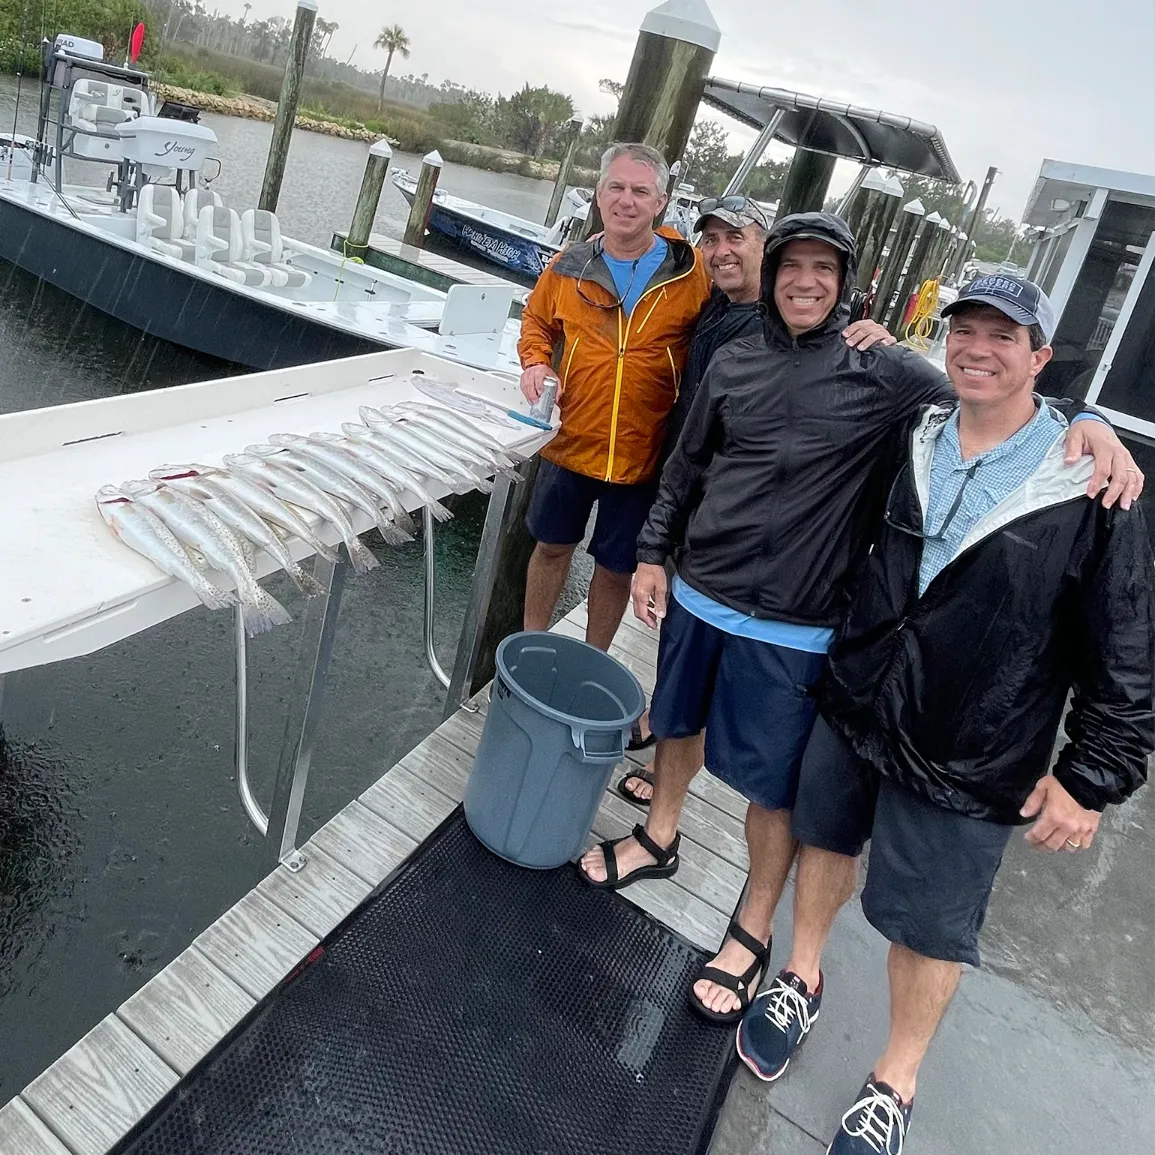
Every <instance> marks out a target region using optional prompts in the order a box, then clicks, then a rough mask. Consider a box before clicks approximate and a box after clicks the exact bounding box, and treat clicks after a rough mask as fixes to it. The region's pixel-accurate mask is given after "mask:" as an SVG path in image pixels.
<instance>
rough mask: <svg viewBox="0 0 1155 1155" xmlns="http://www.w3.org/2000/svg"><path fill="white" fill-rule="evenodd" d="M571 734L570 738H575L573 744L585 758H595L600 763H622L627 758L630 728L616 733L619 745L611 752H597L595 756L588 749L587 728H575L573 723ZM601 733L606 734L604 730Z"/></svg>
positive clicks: (570, 729)
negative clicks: (602, 761)
mask: <svg viewBox="0 0 1155 1155" xmlns="http://www.w3.org/2000/svg"><path fill="white" fill-rule="evenodd" d="M569 732H570V737H571V738H573V744H574V745H575V746H576V747H577V748H578V749H579V750H580V751H581V753H582V757H583V758H591V757H593V758H597V759H598V760H599V761H601V760H605V761H607V762H608V761H614V762H620V761H621V760H622V759H623V758H624V757H625V756H626V735H627V734H628V733H629V729H628V728H626V729H624V730H615V731H614V733H615V734H617V736H618V745H617V746H616V747H614V748H613V749H611V750H595V751H594V752H593V754H591V753H590V752H589V751H588V750H587V749H586V734H587V732H588V731H587V729H586V727H585V726H575V725H573V724H572V723H571V724H570V728H569ZM599 733H602V734H604V733H605V731H604V730H602V731H599Z"/></svg>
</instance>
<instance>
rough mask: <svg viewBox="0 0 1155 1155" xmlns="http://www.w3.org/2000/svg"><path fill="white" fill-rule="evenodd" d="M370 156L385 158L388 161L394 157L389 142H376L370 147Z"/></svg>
mask: <svg viewBox="0 0 1155 1155" xmlns="http://www.w3.org/2000/svg"><path fill="white" fill-rule="evenodd" d="M369 155H370V156H383V157H385V158H386V159H388V158H389V157H391V156H392V155H393V149H392V148H390V147H389V142H388V141H387V140H375V141H374V142H373V143H372V144H371V145H370V146H369Z"/></svg>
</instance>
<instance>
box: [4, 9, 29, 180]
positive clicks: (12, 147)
mask: <svg viewBox="0 0 1155 1155" xmlns="http://www.w3.org/2000/svg"><path fill="white" fill-rule="evenodd" d="M27 22H28V0H24V7H23V8H22V9H21V11H20V36H19V38H18V39H17V42H16V43H17V45H18V47H17V50H16V107H15V108H14V109H13V110H12V139H11V140H10V141H9V143H8V179H9V180H11V179H12V165H13V163H14V162H15V160H16V126H17V124H18V123H19V117H20V91H21V89H22V88H23V86H24V53H25V51H26V50H27V46H26V45H25V43H24V30H25V28H26V27H27Z"/></svg>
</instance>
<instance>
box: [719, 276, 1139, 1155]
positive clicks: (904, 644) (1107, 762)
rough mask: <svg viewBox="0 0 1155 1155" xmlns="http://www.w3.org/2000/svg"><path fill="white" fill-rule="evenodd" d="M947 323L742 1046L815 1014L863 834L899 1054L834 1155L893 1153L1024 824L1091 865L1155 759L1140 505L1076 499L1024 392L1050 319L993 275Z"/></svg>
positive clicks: (831, 680)
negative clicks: (935, 388)
mask: <svg viewBox="0 0 1155 1155" xmlns="http://www.w3.org/2000/svg"><path fill="white" fill-rule="evenodd" d="M944 312H945V314H946V315H948V316H949V317H950V324H951V329H950V334H949V336H948V339H947V353H946V364H947V370H948V372H949V374H950V378H951V381H952V382H953V384H954V386H955V389H956V391H957V393H958V398H957V400H956V401H953V402H950V403H947V404H942V405H932V406H930V407H928V408H925V409H924V410H923V411H922V412H921V413H920V414H919V415H918V416H917V418H916V419H915V420H914V421H913V422H912V423H911V427H910V428H908V430H907V432H906V434H905V436H904V438H903V446H904V450H903V461H902V464H901V467H900V468H899V469H898V471H897V475H896V477H895V479H894V481H893V484H892V485H891V487H890V490H889V496H888V498H887V501H886V506H885V515H884V521H883V527H882V529H881V531H880V533H879V535H878V538H877V540H876V542H875V544H874V548H873V550H872V551H871V553H870V556H869V558H867V559H866V561H865V565H864V572H863V576H862V578H861V581H860V582H859V584H858V586H857V590H856V592H855V595H854V598H853V601H852V603H851V607H850V610H849V613H848V615H847V617H846V620H845V622H844V624H843V625H842V627H841V629H840V630H839V633H838V636H837V638H836V640H835V642H834V644H833V647H832V648H831V650H830V666H829V671H828V674H827V676H826V678H825V679H824V683H823V687H822V690H821V693H820V700H821V707H820V708H821V713H822V718H821V719H820V720H819V721H818V723H817V725H816V726H815V728H814V731H813V733H812V735H811V737H810V742H809V745H808V747H807V750H806V754H805V757H804V760H803V764H802V770H801V781H800V785H799V789H798V797H797V802H796V806H795V810H794V816H793V832H794V835H795V837H796V838H797V839H798V840H799V842H801V844H802V850H801V853H800V856H799V865H798V883H797V888H796V891H795V915H794V941H793V946H792V950H791V957H790V960H789V961H788V962H787V964H786V967H785V968H784V970H783V972H782V973H781V974H780V975H779V977H778V978H777V979H776V980H775V982H774V984H772V986H771V987H770V989H769V990H767V991H766V992H764V993H763V994H761V995H759V996H758V998H757V999H755V1000H754V1003H753V1005H752V1006H751V1008H750V1010H749V1012H748V1013H747V1014H746V1016H745V1018H744V1019H743V1021H742V1024H741V1026H740V1028H739V1032H738V1050H739V1054H740V1055H741V1056H742V1058H743V1060H744V1061H745V1062H746V1064H747V1066H749V1067H750V1069H751V1070H752V1071H753V1072H754V1074H755V1075H757V1076H758V1077H759V1078H761V1079H763V1080H765V1081H767V1082H769V1081H773V1080H774V1079H776V1078H777V1077H778V1076H779V1075H781V1074H782V1073H783V1072H784V1071H785V1069H786V1067H787V1065H788V1064H789V1062H790V1060H791V1057H792V1055H793V1054H794V1053H795V1052H796V1051H797V1048H798V1047H799V1046H800V1045H801V1043H802V1041H803V1040H804V1039H805V1037H806V1035H807V1034H808V1033H809V1031H810V1027H811V1024H812V1023H813V1022H814V1020H815V1019H816V1018H817V1017H818V1012H819V1006H820V1004H821V1001H822V993H823V982H822V972H821V969H820V955H821V950H822V947H823V945H824V943H825V940H826V937H827V935H828V933H829V930H830V927H831V924H832V922H833V920H834V916H835V914H836V913H837V911H838V909H839V907H840V906H841V905H842V903H843V902H844V901H845V900H846V899H847V898H848V897H849V895H850V894H851V893H852V892H853V889H854V881H855V874H856V862H857V857H858V855H859V854H860V853H861V851H862V849H863V846H864V845H865V843H866V841H867V840H868V839H869V840H870V841H871V852H870V865H869V870H868V872H867V881H866V887H865V890H864V891H863V894H862V907H863V911H864V912H865V914H866V917H867V919H868V920H869V921H870V922H871V923H872V925H873V926H874V927H875V928H876V929H877V930H878V931H879V932H880V933H881V934H882V935H883V936H884V937H885V938H887V939H888V940H889V942H890V943H891V948H890V958H889V964H888V973H889V977H890V996H891V1015H890V1024H891V1029H890V1038H889V1040H888V1043H887V1046H886V1049H885V1051H884V1052H883V1054H882V1055H881V1057H880V1058H879V1059H878V1061H877V1063H876V1064H875V1066H874V1069H873V1071H872V1072H871V1074H870V1076H869V1078H868V1080H867V1082H866V1085H865V1086H864V1087H863V1089H862V1091H861V1092H860V1094H859V1096H858V1098H857V1100H856V1101H855V1102H854V1103H853V1104H852V1106H851V1108H850V1109H849V1110H848V1111H847V1112H846V1114H845V1115H844V1116H843V1120H842V1124H841V1126H840V1128H839V1131H838V1134H837V1135H836V1136H835V1139H834V1141H833V1143H832V1144H831V1147H830V1152H831V1155H877V1153H878V1152H887V1153H888V1155H901V1153H902V1149H903V1144H904V1141H905V1138H906V1132H907V1127H908V1126H909V1123H910V1115H911V1107H912V1102H913V1098H914V1092H915V1083H916V1079H917V1074H918V1069H919V1066H920V1064H921V1062H922V1059H923V1057H924V1055H925V1053H926V1050H927V1047H928V1045H929V1043H930V1040H931V1038H932V1037H933V1035H934V1032H935V1030H936V1028H937V1027H938V1024H939V1022H940V1020H941V1018H942V1015H943V1014H944V1013H945V1011H946V1008H947V1005H948V1003H949V1002H950V999H951V997H952V995H953V993H954V990H955V987H956V986H957V984H958V980H959V975H960V972H961V969H962V964H964V963H967V964H969V965H973V966H977V965H978V962H979V953H978V933H979V930H980V928H981V926H982V923H983V919H984V916H985V914H986V908H987V902H988V899H989V897H990V894H991V888H992V886H993V884H994V878H995V873H996V871H997V870H998V867H999V864H1000V862H1001V861H1002V856H1003V851H1004V849H1005V847H1006V844H1007V841H1008V839H1009V838H1010V836H1011V833H1012V832H1013V830H1014V828H1015V826H1016V825H1018V824H1021V823H1025V822H1029V821H1031V820H1032V819H1033V820H1034V823H1033V825H1032V826H1031V828H1030V830H1029V831H1028V832H1027V835H1026V838H1027V841H1028V842H1029V843H1031V844H1032V845H1034V846H1036V847H1038V848H1040V849H1044V850H1052V851H1068V852H1078V851H1080V850H1083V849H1085V848H1086V847H1087V846H1089V845H1090V844H1091V840H1092V838H1093V837H1094V835H1095V831H1096V829H1097V827H1098V823H1099V814H1100V812H1101V811H1102V810H1103V809H1104V807H1106V806H1108V805H1113V804H1118V803H1120V802H1122V801H1123V800H1124V799H1126V798H1127V797H1128V796H1129V795H1130V794H1132V793H1133V792H1134V791H1135V790H1136V789H1138V788H1139V787H1140V786H1141V785H1142V784H1143V782H1144V780H1145V779H1146V774H1147V758H1148V756H1149V755H1150V753H1151V752H1152V749H1153V748H1155V704H1153V695H1155V673H1153V666H1155V601H1153V597H1152V576H1153V575H1152V555H1151V548H1150V544H1149V539H1148V536H1147V530H1146V527H1145V525H1144V521H1143V517H1142V514H1141V513H1140V511H1139V509H1138V508H1137V507H1136V508H1132V509H1130V510H1127V509H1124V508H1122V507H1120V508H1113V509H1104V508H1103V507H1102V505H1100V504H1098V503H1097V502H1094V501H1089V500H1088V499H1087V479H1088V477H1089V476H1090V474H1091V472H1092V467H1091V463H1090V462H1089V461H1087V460H1086V459H1080V460H1078V461H1075V462H1069V461H1067V460H1066V459H1065V456H1066V455H1065V451H1064V444H1063V442H1064V439H1065V437H1066V434H1067V422H1066V420H1065V419H1064V418H1063V416H1062V415H1061V413H1060V412H1058V410H1057V408H1056V407H1054V406H1053V405H1049V404H1048V403H1047V402H1045V401H1044V400H1043V399H1041V398H1038V397H1036V396H1035V395H1034V394H1033V393H1032V389H1033V386H1034V381H1035V377H1036V376H1037V375H1038V373H1039V372H1040V371H1041V370H1042V368H1043V367H1044V365H1046V363H1047V361H1048V360H1049V359H1050V355H1051V350H1050V347H1049V341H1050V338H1051V335H1052V333H1053V332H1054V327H1055V321H1054V315H1053V311H1052V309H1051V306H1050V303H1049V301H1048V300H1047V298H1046V295H1045V294H1044V293H1043V292H1042V290H1041V289H1039V287H1038V286H1037V285H1034V284H1032V283H1031V282H1027V281H1021V280H1018V279H1017V278H1012V277H1002V276H994V277H984V278H980V279H979V280H977V281H975V282H973V283H972V284H971V285H969V286H968V287H967V288H966V289H965V290H964V291H963V292H962V294H960V296H959V298H958V300H957V301H956V302H954V303H953V304H952V305H950V306H949V307H948V308H947V309H946V310H945V311H944ZM1072 689H1073V690H1074V694H1073V698H1072V700H1071V707H1070V712H1069V714H1068V715H1067V721H1066V732H1067V737H1068V738H1069V739H1070V741H1069V742H1068V743H1067V744H1066V745H1065V746H1064V747H1063V749H1062V750H1061V751H1060V753H1059V755H1058V758H1057V760H1056V761H1055V764H1054V768H1053V769H1051V770H1049V769H1048V767H1049V766H1050V764H1051V754H1052V750H1053V748H1054V743H1055V735H1056V731H1057V729H1058V726H1059V722H1060V719H1061V717H1062V714H1063V710H1064V706H1065V704H1066V701H1067V696H1068V693H1069V692H1070V691H1071V690H1072Z"/></svg>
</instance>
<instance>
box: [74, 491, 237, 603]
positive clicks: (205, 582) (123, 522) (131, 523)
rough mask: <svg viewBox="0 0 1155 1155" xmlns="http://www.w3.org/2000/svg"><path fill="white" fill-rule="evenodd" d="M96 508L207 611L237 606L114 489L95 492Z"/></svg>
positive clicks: (153, 520)
mask: <svg viewBox="0 0 1155 1155" xmlns="http://www.w3.org/2000/svg"><path fill="white" fill-rule="evenodd" d="M96 508H97V509H98V510H99V511H100V516H101V517H102V518H103V519H104V522H105V524H106V525H107V526H108V528H109V529H110V530H111V531H112V533H113V534H114V535H115V536H116V537H117V538H118V539H119V540H120V541H122V542H123V543H124V544H125V545H127V546H128V547H129V548H130V549H133V550H135V551H136V552H137V553H139V554H140V555H141V556H142V557H146V558H148V560H149V561H151V562H152V563H153V565H155V566H156V567H157V568H158V569H159V570H161V571H162V572H163V573H166V574H168V575H169V576H170V577H174V578H177V579H179V580H180V581H183V582H186V583H187V584H188V585H189V586H190V587H191V589H192V591H193V593H195V594H196V596H197V597H198V598H200V600H201V601H202V602H203V603H204V604H205V605H206V606H208V608H209V609H210V610H219V609H224V607H225V606H232V605H236V603H237V595H236V594H235V593H234V592H233V591H232V590H223V589H221V588H220V587H219V586H215V585H213V583H212V582H211V581H209V579H208V577H207V576H206V575H205V574H204V572H203V571H202V570H200V569H199V568H198V567H197V565H196V563H195V562H194V561H193V559H192V558H191V556H190V555H189V552H188V550H186V549H185V547H184V546H183V545H182V544H181V542H180V539H179V538H178V537H177V536H176V534H174V533H173V532H172V530H171V529H169V527H168V526H167V525H166V524H165V523H164V522H163V521H162V520H161V519H160V518H159V517H157V516H156V514H155V513H153V512H152V511H151V510H149V509H147V508H145V506H143V505H141V504H140V503H139V502H137V501H134V500H133V499H132V498H131V497H129V496H128V494H126V493H123V492H121V490H119V489H118V488H117V487H116V486H115V485H102V486H101V487H100V489H98V490H97V491H96Z"/></svg>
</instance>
